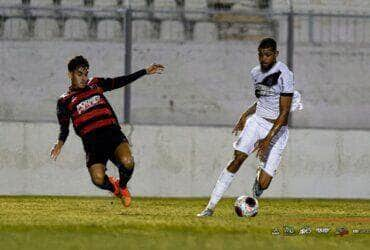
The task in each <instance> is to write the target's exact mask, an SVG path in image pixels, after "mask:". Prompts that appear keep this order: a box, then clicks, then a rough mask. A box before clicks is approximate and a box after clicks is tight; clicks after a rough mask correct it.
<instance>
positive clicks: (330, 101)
mask: <svg viewBox="0 0 370 250" xmlns="http://www.w3.org/2000/svg"><path fill="white" fill-rule="evenodd" d="M256 47H257V44H256V43H251V42H250V43H245V42H214V43H211V44H205V43H193V42H189V43H186V44H179V43H147V44H146V43H140V44H134V46H133V63H132V65H133V66H132V68H133V70H138V69H141V68H142V67H145V66H148V65H149V64H151V63H152V62H157V63H163V64H164V65H165V66H166V70H165V74H163V75H159V76H146V77H144V78H142V79H141V80H139V81H137V82H135V83H134V84H133V85H132V122H133V123H135V124H164V125H168V124H172V125H205V126H207V125H226V126H231V125H232V124H233V122H234V121H235V120H236V119H237V117H238V116H239V114H240V113H241V112H242V111H244V110H245V109H246V108H247V107H248V105H250V104H251V103H252V102H253V101H254V94H253V93H254V90H253V87H252V86H251V83H250V79H249V71H250V69H251V68H252V67H253V66H255V65H256V63H257V57H256ZM280 52H281V55H280V59H281V60H282V61H285V55H286V50H285V47H280ZM0 54H1V55H2V56H1V57H0V62H1V68H0V76H1V78H0V79H1V80H0V93H1V94H2V98H1V99H0V120H8V121H9V120H10V121H14V120H18V121H35V122H40V121H53V122H54V121H56V115H55V106H56V100H57V98H58V97H59V95H61V94H62V93H63V92H64V91H66V90H67V87H68V80H67V77H66V76H67V73H66V63H67V62H68V59H69V58H71V57H72V56H74V55H79V54H83V55H85V56H86V57H87V58H88V60H89V61H90V65H91V76H103V77H105V76H117V75H121V74H123V72H124V63H123V62H124V46H123V45H122V44H118V43H109V42H102V43H101V42H90V43H87V42H56V41H54V42H6V41H2V42H1V43H0ZM369 60H370V49H369V48H356V47H351V48H349V47H343V46H339V47H336V46H331V47H305V46H297V47H296V48H295V58H294V72H295V80H296V88H297V89H298V90H301V91H302V92H303V101H304V103H305V112H302V113H301V114H297V115H295V116H294V118H293V125H294V126H295V127H300V128H351V129H359V128H360V129H369V128H370V113H369V110H370V85H369V84H368V79H369V78H370V71H369V70H368V68H367V66H368V64H369V62H370V61H369ZM108 96H109V99H110V100H111V102H112V104H113V106H114V107H115V110H116V111H117V114H118V115H119V117H120V120H121V121H122V110H123V108H122V106H123V100H122V96H123V91H122V90H118V91H114V92H112V93H108Z"/></svg>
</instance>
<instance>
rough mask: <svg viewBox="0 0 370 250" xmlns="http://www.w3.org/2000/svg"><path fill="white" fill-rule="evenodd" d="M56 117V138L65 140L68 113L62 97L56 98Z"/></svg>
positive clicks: (67, 131)
mask: <svg viewBox="0 0 370 250" xmlns="http://www.w3.org/2000/svg"><path fill="white" fill-rule="evenodd" d="M57 117H58V122H59V127H60V130H59V136H58V140H60V141H63V142H65V141H66V140H67V137H68V134H69V122H70V114H69V111H68V109H67V105H66V102H64V101H63V99H59V100H58V103H57Z"/></svg>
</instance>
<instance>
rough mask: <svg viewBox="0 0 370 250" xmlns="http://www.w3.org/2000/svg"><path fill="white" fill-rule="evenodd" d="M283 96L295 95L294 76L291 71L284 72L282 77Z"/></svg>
mask: <svg viewBox="0 0 370 250" xmlns="http://www.w3.org/2000/svg"><path fill="white" fill-rule="evenodd" d="M280 78H281V93H280V94H281V95H293V92H294V76H293V72H292V71H290V70H285V71H283V72H282V74H281V76H280Z"/></svg>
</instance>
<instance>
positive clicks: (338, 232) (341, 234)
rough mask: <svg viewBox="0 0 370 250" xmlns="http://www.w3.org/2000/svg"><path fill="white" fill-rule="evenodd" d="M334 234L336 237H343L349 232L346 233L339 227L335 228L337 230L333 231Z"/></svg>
mask: <svg viewBox="0 0 370 250" xmlns="http://www.w3.org/2000/svg"><path fill="white" fill-rule="evenodd" d="M335 234H336V235H340V236H344V235H347V234H349V232H348V230H347V229H346V228H344V227H340V228H337V229H336V230H335Z"/></svg>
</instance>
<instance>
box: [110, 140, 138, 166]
mask: <svg viewBox="0 0 370 250" xmlns="http://www.w3.org/2000/svg"><path fill="white" fill-rule="evenodd" d="M114 157H115V160H116V161H117V162H118V163H121V164H123V165H125V166H131V165H133V164H134V158H133V156H132V153H131V149H130V145H129V144H128V143H127V142H121V143H120V144H119V145H118V146H117V147H116V149H115V151H114Z"/></svg>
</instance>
